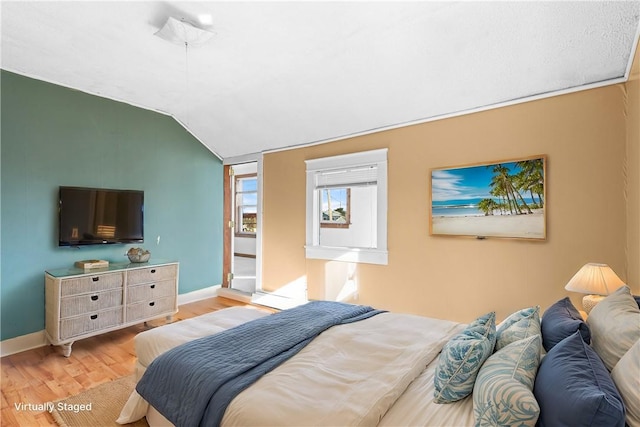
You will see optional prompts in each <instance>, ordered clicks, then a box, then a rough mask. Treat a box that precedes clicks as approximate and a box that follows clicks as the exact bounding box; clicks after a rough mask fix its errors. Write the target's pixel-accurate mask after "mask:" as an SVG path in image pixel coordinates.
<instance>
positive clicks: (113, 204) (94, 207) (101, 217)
mask: <svg viewBox="0 0 640 427" xmlns="http://www.w3.org/2000/svg"><path fill="white" fill-rule="evenodd" d="M59 221H60V223H59V229H58V230H59V234H58V237H59V238H58V246H78V245H98V244H107V243H132V242H144V232H143V224H144V192H143V191H137V190H110V189H103V188H80V187H60V198H59Z"/></svg>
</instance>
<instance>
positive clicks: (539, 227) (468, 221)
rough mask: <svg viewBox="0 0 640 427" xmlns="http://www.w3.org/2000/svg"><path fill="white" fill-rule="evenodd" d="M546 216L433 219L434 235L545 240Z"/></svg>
mask: <svg viewBox="0 0 640 427" xmlns="http://www.w3.org/2000/svg"><path fill="white" fill-rule="evenodd" d="M544 230H545V225H544V214H543V212H542V210H538V211H536V212H535V213H533V214H530V215H488V216H440V217H434V218H433V224H432V233H433V234H450V235H458V236H483V237H515V238H527V239H544V238H545V233H544Z"/></svg>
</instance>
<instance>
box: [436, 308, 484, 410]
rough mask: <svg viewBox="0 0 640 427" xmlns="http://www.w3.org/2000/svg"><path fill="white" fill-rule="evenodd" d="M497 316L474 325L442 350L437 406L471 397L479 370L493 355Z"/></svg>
mask: <svg viewBox="0 0 640 427" xmlns="http://www.w3.org/2000/svg"><path fill="white" fill-rule="evenodd" d="M495 342H496V313H495V312H491V313H487V314H485V315H484V316H481V317H479V318H477V319H476V320H475V321H473V322H472V323H470V324H469V325H468V326H467V327H466V328H465V329H464V330H463V331H462V332H461V333H460V334H458V335H456V336H455V337H453V338H452V339H451V340H450V341H449V342H448V343H446V344H445V345H444V347H443V348H442V352H441V353H440V359H439V360H438V364H437V365H436V371H435V377H434V385H435V391H434V399H433V401H434V402H436V403H451V402H455V401H457V400H460V399H462V398H464V397H466V396H468V395H470V394H471V392H472V391H473V384H474V383H475V381H476V376H477V375H478V370H479V369H480V367H481V366H482V364H483V363H484V361H485V360H486V359H487V357H489V355H491V353H493V346H494V344H495Z"/></svg>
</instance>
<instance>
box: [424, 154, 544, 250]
mask: <svg viewBox="0 0 640 427" xmlns="http://www.w3.org/2000/svg"><path fill="white" fill-rule="evenodd" d="M545 172H546V156H544V155H539V156H534V157H527V158H522V159H515V160H505V161H499V162H492V163H482V164H475V165H468V166H461V167H449V168H439V169H432V170H431V174H430V179H431V209H430V211H429V234H431V235H434V236H439V235H442V236H471V237H476V238H480V239H482V238H486V237H503V238H515V239H537V240H544V239H546V186H547V185H546V181H545Z"/></svg>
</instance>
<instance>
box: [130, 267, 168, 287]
mask: <svg viewBox="0 0 640 427" xmlns="http://www.w3.org/2000/svg"><path fill="white" fill-rule="evenodd" d="M176 273H177V266H176V265H163V266H160V267H148V268H140V269H137V270H132V271H129V273H128V275H127V284H128V285H129V286H131V285H136V284H139V283H149V282H158V281H160V280H168V279H175V277H176Z"/></svg>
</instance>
